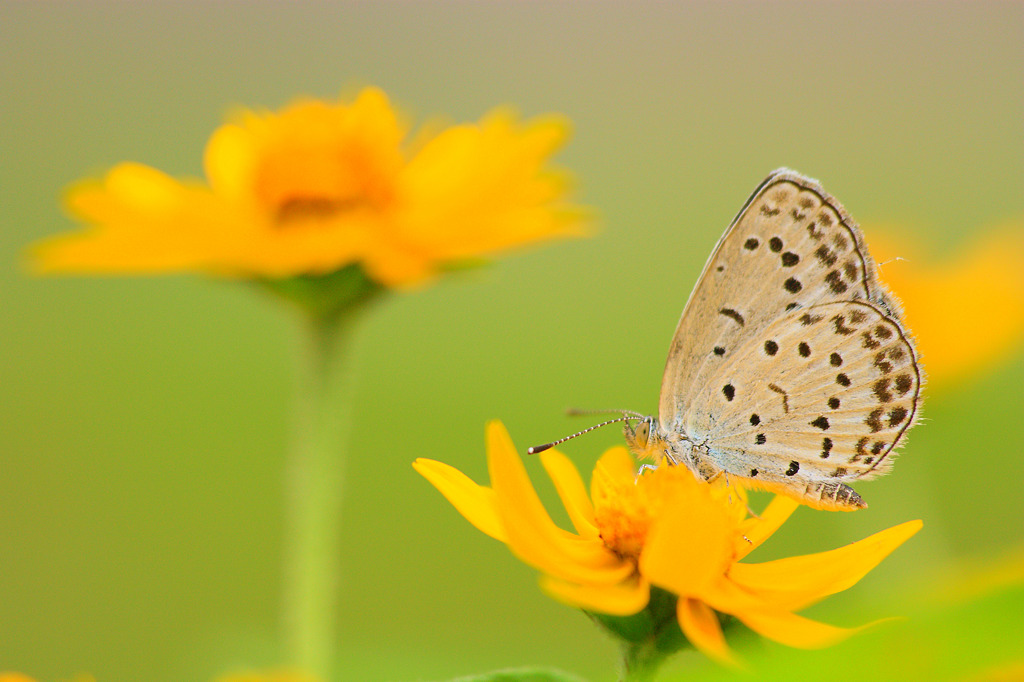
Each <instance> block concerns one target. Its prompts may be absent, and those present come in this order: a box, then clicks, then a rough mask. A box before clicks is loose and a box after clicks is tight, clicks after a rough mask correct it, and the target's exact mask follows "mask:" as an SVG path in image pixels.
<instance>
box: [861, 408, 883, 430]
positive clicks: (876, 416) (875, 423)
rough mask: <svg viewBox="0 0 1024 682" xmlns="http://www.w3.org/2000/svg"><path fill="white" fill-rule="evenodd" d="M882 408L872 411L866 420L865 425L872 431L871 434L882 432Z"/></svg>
mask: <svg viewBox="0 0 1024 682" xmlns="http://www.w3.org/2000/svg"><path fill="white" fill-rule="evenodd" d="M882 412H883V410H882V408H880V407H879V408H877V409H874V410H871V414H869V415H868V416H867V418H866V419H864V423H865V424H867V426H868V428H869V429H871V433H878V432H879V431H881V430H882Z"/></svg>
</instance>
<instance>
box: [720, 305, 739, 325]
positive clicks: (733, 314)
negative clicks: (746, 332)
mask: <svg viewBox="0 0 1024 682" xmlns="http://www.w3.org/2000/svg"><path fill="white" fill-rule="evenodd" d="M718 314H719V315H725V316H726V317H728V318H731V319H733V320H735V321H736V322H737V323H738V324H739V325H740V326H741V327H742V326H743V324H744V322H743V316H742V315H740V314H739V313H738V312H736V311H735V310H733V309H732V308H722V309H721V310H719V311H718Z"/></svg>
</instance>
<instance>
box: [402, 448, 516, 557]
mask: <svg viewBox="0 0 1024 682" xmlns="http://www.w3.org/2000/svg"><path fill="white" fill-rule="evenodd" d="M412 466H413V468H414V469H415V470H416V471H417V472H419V474H420V475H421V476H423V477H424V478H425V479H427V480H428V481H430V483H431V484H432V485H433V486H434V487H435V488H437V489H438V490H439V491H440V492H441V494H442V495H444V496H445V498H446V499H447V500H448V501H449V502H451V503H452V506H453V507H455V509H457V510H458V512H459V513H460V514H462V515H463V516H464V517H466V520H467V521H469V522H470V523H472V524H473V525H474V526H476V528H477V529H478V530H480V531H481V532H483V533H486V534H487V535H490V536H491V537H492V538H494V539H495V540H499V541H501V542H508V539H507V538H506V537H505V529H504V528H503V527H502V525H501V520H500V519H499V518H498V511H497V509H496V507H495V504H494V491H493V490H491V489H490V488H485V487H484V486H481V485H477V484H476V483H474V482H473V480H472V479H470V478H469V477H468V476H466V475H465V474H464V473H462V472H461V471H459V470H458V469H456V468H455V467H451V466H448V465H447V464H443V463H442V462H437V461H434V460H432V459H424V458H422V457H420V458H419V459H417V460H416V461H415V462H413V463H412Z"/></svg>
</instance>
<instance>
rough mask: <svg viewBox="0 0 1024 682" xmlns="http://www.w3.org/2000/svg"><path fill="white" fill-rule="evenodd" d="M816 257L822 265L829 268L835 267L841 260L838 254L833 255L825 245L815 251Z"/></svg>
mask: <svg viewBox="0 0 1024 682" xmlns="http://www.w3.org/2000/svg"><path fill="white" fill-rule="evenodd" d="M814 255H815V257H817V259H818V261H819V262H821V264H822V265H824V266H825V267H829V268H830V267H832V266H833V265H835V264H836V261H837V260H839V258H838V257H837V256H836V254H834V253H832V250H831V249H829V248H828V247H827V246H825V245H824V244H822V245H821V246H819V247H818V248H817V249H816V250H815V251H814Z"/></svg>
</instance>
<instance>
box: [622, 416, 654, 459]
mask: <svg viewBox="0 0 1024 682" xmlns="http://www.w3.org/2000/svg"><path fill="white" fill-rule="evenodd" d="M622 433H623V435H624V436H625V437H626V444H627V445H628V446H629V449H630V450H631V451H632V452H633V454H634V455H636V456H637V457H642V458H648V459H657V455H658V454H659V453H660V452H661V450H662V449H663V443H662V438H661V436H660V435H659V428H658V420H657V419H655V418H654V417H644V418H643V419H641V420H640V421H639V422H637V425H636V426H635V427H634V426H631V425H630V423H629V422H626V423H625V425H624V426H623V427H622Z"/></svg>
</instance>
